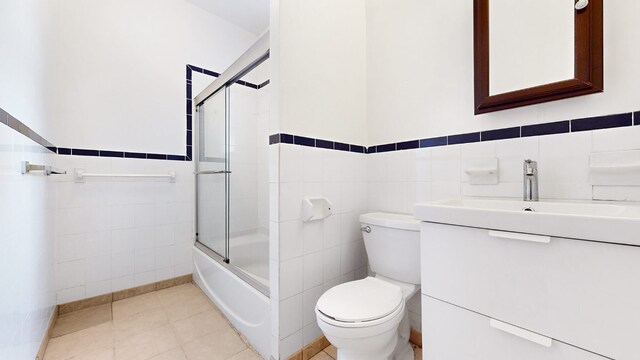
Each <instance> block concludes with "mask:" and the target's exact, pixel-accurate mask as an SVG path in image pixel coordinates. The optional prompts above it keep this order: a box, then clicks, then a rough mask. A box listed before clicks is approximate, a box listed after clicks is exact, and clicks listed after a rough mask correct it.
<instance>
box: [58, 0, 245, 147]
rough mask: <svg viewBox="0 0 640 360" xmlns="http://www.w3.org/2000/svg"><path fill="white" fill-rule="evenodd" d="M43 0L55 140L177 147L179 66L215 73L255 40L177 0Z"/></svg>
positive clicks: (181, 89) (181, 113)
mask: <svg viewBox="0 0 640 360" xmlns="http://www.w3.org/2000/svg"><path fill="white" fill-rule="evenodd" d="M53 3H54V5H53V8H54V13H53V17H54V19H55V24H54V25H55V28H54V29H55V33H56V37H55V42H54V47H55V52H54V54H53V58H52V66H53V69H55V72H54V75H53V81H54V83H55V89H56V91H55V92H53V93H52V94H48V95H49V96H52V97H53V100H54V103H55V108H54V114H55V118H56V121H57V123H58V124H59V126H57V132H56V136H55V137H54V140H55V143H56V144H59V146H64V147H76V148H90V149H107V150H126V151H139V152H155V153H170V154H184V152H185V150H184V148H185V139H184V136H182V135H181V134H183V133H184V129H185V97H186V96H185V65H186V64H188V63H189V64H193V65H196V66H200V67H205V68H207V69H209V70H213V71H217V72H222V71H224V70H225V69H226V68H227V67H228V66H229V65H230V64H231V63H232V62H233V61H234V60H235V59H236V58H237V57H238V56H240V55H241V54H242V53H243V52H244V51H245V50H246V49H247V48H249V46H251V44H252V43H253V42H254V41H255V40H256V35H254V34H252V33H250V32H248V31H246V30H243V29H241V28H239V27H237V26H235V25H233V24H231V23H229V22H227V21H225V20H223V19H221V18H219V17H217V16H215V15H212V14H211V13H208V12H206V11H204V10H203V9H200V8H198V7H196V6H195V5H193V4H191V3H189V2H186V1H184V0H160V1H157V0H138V1H126V0H118V1H115V2H114V1H109V2H104V1H97V0H90V1H85V0H56V1H54V2H53ZM195 94H197V93H195ZM195 94H194V95H195Z"/></svg>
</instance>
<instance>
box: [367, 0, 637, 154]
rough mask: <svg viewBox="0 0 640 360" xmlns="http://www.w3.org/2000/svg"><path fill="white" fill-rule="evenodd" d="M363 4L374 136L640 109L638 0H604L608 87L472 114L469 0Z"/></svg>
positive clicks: (380, 139)
mask: <svg viewBox="0 0 640 360" xmlns="http://www.w3.org/2000/svg"><path fill="white" fill-rule="evenodd" d="M366 5H367V11H366V12H367V128H368V133H369V136H368V140H369V143H370V144H383V143H388V142H397V141H402V140H410V139H417V138H426V137H433V136H440V135H448V134H457V133H465V132H473V131H479V130H487V129H495V128H503V127H510V126H517V125H524V124H534V123H543V122H551V121H556V120H566V119H572V118H580V117H587V116H596V115H605V114H613V113H619V112H629V111H636V110H638V109H640V102H639V101H638V97H637V96H636V93H637V91H636V90H637V89H636V87H637V86H636V83H637V81H635V80H637V79H640V68H638V66H637V64H638V63H639V62H640V49H639V48H638V46H637V44H636V43H637V42H636V41H635V39H637V38H638V36H640V29H638V27H637V25H636V22H637V19H636V16H635V14H637V13H638V12H640V4H639V3H638V2H637V1H632V0H619V1H608V2H605V5H604V6H605V9H604V14H605V19H604V34H605V35H604V44H605V59H604V63H605V70H604V76H605V92H604V93H601V94H593V95H587V96H581V97H578V98H572V99H566V100H560V101H555V102H550V103H545V104H540V105H534V106H527V107H522V108H517V109H511V110H505V111H499V112H494V113H490V114H484V115H480V116H474V115H473V18H472V15H473V4H472V3H471V2H469V1H466V0H452V1H443V2H438V3H437V4H434V3H431V2H425V1H420V0H403V1H394V2H389V1H383V0H370V1H367V4H366ZM525 41H526V39H525ZM514 66H517V64H514Z"/></svg>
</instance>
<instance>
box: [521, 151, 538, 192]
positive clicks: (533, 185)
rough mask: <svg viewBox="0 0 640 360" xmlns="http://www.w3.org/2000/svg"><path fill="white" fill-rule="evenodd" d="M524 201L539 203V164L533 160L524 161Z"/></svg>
mask: <svg viewBox="0 0 640 360" xmlns="http://www.w3.org/2000/svg"><path fill="white" fill-rule="evenodd" d="M523 170H524V183H523V185H524V193H523V199H524V201H538V163H537V162H536V161H533V160H529V159H527V160H525V161H524V169H523Z"/></svg>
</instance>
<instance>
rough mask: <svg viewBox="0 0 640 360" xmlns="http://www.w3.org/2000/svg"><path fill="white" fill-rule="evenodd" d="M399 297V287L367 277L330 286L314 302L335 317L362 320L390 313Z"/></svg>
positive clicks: (322, 311)
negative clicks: (316, 301)
mask: <svg viewBox="0 0 640 360" xmlns="http://www.w3.org/2000/svg"><path fill="white" fill-rule="evenodd" d="M402 301H403V298H402V290H401V289H400V287H398V286H396V285H393V284H390V283H388V282H385V281H382V280H378V279H376V278H373V277H368V278H366V279H363V280H356V281H350V282H348V283H344V284H341V285H338V286H334V287H333V288H331V289H329V290H328V291H327V292H325V293H324V294H323V295H322V296H321V297H320V299H319V300H318V304H317V305H316V306H317V308H318V310H319V311H320V312H321V313H323V314H324V315H326V316H329V317H331V318H333V319H335V320H338V321H344V322H363V321H371V320H376V319H380V318H383V317H385V316H387V315H389V314H391V313H392V312H394V311H395V310H396V309H397V308H398V307H399V306H400V305H401V304H402Z"/></svg>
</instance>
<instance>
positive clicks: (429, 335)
mask: <svg viewBox="0 0 640 360" xmlns="http://www.w3.org/2000/svg"><path fill="white" fill-rule="evenodd" d="M422 319H423V320H422V337H423V340H422V344H423V348H422V353H423V359H424V360H462V359H464V360H514V359H517V360H604V359H606V358H605V357H602V356H599V355H595V354H593V353H590V352H588V351H585V350H582V349H578V348H576V347H573V346H570V345H567V344H564V343H561V342H559V341H556V340H553V339H550V338H547V337H544V336H542V335H539V334H535V333H532V332H530V331H527V330H525V329H521V328H517V327H513V326H510V325H508V324H505V323H503V322H500V321H497V320H495V319H491V318H488V317H486V316H483V315H480V314H477V313H474V312H471V311H468V310H465V309H461V308H459V307H456V306H453V305H450V304H447V303H444V302H442V301H439V300H435V299H432V298H430V297H428V296H424V295H423V296H422Z"/></svg>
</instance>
